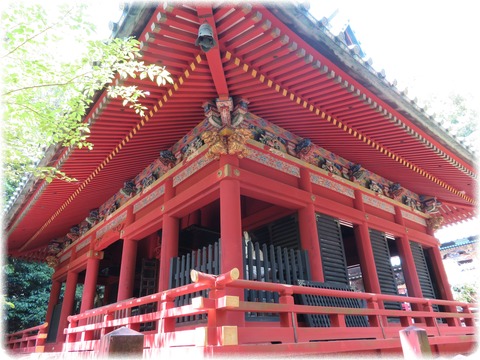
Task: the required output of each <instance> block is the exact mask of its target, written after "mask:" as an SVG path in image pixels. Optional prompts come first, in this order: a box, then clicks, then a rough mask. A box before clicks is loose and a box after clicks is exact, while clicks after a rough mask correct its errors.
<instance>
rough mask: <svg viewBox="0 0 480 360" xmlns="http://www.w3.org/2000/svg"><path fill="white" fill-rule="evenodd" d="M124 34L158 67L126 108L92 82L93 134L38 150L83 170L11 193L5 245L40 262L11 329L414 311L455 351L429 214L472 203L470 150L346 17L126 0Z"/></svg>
mask: <svg viewBox="0 0 480 360" xmlns="http://www.w3.org/2000/svg"><path fill="white" fill-rule="evenodd" d="M207 24H208V25H207ZM199 31H200V35H199ZM128 35H134V36H137V37H138V39H139V40H140V41H141V50H142V53H143V56H144V60H145V61H146V62H151V63H157V64H162V65H165V66H166V67H167V70H168V71H170V72H171V73H172V75H173V78H174V83H173V84H172V85H167V86H164V87H157V86H156V85H153V84H152V83H150V82H149V81H147V80H139V79H136V80H129V81H128V84H132V85H139V86H141V87H142V88H143V89H146V90H148V91H149V92H150V96H149V97H148V98H147V99H146V100H145V101H144V103H145V105H146V106H148V108H149V110H148V111H147V114H146V116H145V117H143V118H139V117H138V116H137V115H136V114H135V113H134V112H133V111H132V110H131V109H129V108H125V107H123V106H122V104H121V101H119V100H117V99H108V98H107V97H106V95H105V94H104V93H102V94H99V95H98V98H97V100H96V102H95V104H94V106H93V107H92V108H91V110H90V112H89V113H88V116H87V117H86V119H85V121H87V122H89V123H90V127H91V141H92V142H93V143H94V144H95V147H94V149H93V150H92V151H87V150H85V149H66V150H65V149H53V150H52V151H51V152H50V153H48V154H47V157H46V158H45V160H44V163H45V164H53V165H55V166H59V167H60V168H61V169H62V170H63V171H65V172H66V173H68V174H70V175H71V176H72V177H75V178H77V179H78V180H79V181H78V182H77V183H72V184H65V183H60V182H53V183H51V184H47V183H45V182H42V181H38V180H31V181H29V182H28V183H27V184H26V186H25V187H24V189H23V192H22V193H21V195H20V196H19V198H18V199H17V202H16V203H15V204H14V205H13V206H11V208H10V211H9V213H8V214H7V216H6V220H7V229H6V234H7V237H8V238H7V240H8V254H9V255H10V256H13V257H18V258H24V259H31V260H37V261H46V262H48V264H50V265H51V266H52V267H53V268H54V269H55V273H54V275H53V279H52V281H53V283H52V289H51V296H50V302H49V304H48V311H47V315H46V319H45V321H46V323H48V324H45V325H41V326H39V327H37V328H34V329H29V330H28V331H23V332H20V333H17V334H13V335H10V336H9V339H8V346H9V347H10V348H11V350H12V351H27V352H28V351H46V352H48V351H55V352H58V351H64V352H76V351H82V352H91V351H98V349H99V343H100V339H101V337H102V336H103V335H105V334H108V333H109V332H111V331H112V330H114V329H116V328H119V327H123V326H126V327H128V328H130V329H133V330H135V331H139V332H141V333H142V334H144V355H145V356H154V355H157V354H177V353H178V354H180V353H181V354H195V355H205V356H213V355H233V354H237V355H242V356H243V355H248V354H250V355H252V354H253V355H255V354H257V355H262V354H263V355H274V354H278V353H280V352H281V353H283V354H291V355H293V354H297V355H306V354H313V353H346V354H348V353H351V352H355V353H362V352H365V353H380V354H391V353H398V352H401V344H400V339H399V330H402V329H404V328H406V327H408V326H410V325H412V324H414V325H415V326H417V327H420V328H423V329H425V330H426V331H427V334H428V340H429V344H430V347H431V349H432V351H433V353H434V354H444V353H456V354H457V353H468V352H469V351H472V349H473V348H474V346H475V329H474V315H473V314H472V308H471V307H470V305H469V304H465V303H458V302H455V301H453V297H452V292H451V290H450V286H449V284H448V281H447V276H446V273H445V269H444V267H443V264H442V257H441V255H440V251H439V243H438V241H437V239H436V238H435V237H434V235H433V232H434V230H435V229H437V228H438V227H439V226H443V225H448V224H453V223H456V222H459V221H462V220H466V219H469V218H471V217H473V216H474V210H475V205H476V200H475V187H476V179H477V175H476V172H475V169H474V165H473V164H474V156H473V155H472V154H471V153H470V152H469V151H468V150H467V149H466V148H464V147H463V146H462V145H461V144H460V143H458V142H457V141H456V140H455V139H454V138H452V137H451V136H449V135H448V134H447V133H446V132H445V131H444V130H443V129H442V128H440V127H439V126H437V124H436V122H435V120H434V119H433V118H432V117H430V116H428V115H426V114H425V112H424V111H423V110H422V109H421V108H419V107H418V106H417V105H416V104H415V103H414V102H412V101H410V100H409V99H408V98H406V97H405V96H404V95H403V94H402V93H401V92H400V91H399V90H398V89H396V88H395V86H394V85H392V84H391V83H389V82H388V81H387V80H386V79H385V78H384V76H383V75H382V74H381V73H377V72H376V71H375V70H374V69H373V68H372V67H371V66H370V65H369V63H368V62H365V61H364V60H363V59H361V58H360V57H359V55H358V53H359V52H358V51H357V50H358V49H357V48H356V46H355V45H354V44H351V43H350V42H349V37H348V36H347V37H345V36H342V34H339V35H332V34H331V33H330V32H329V31H328V30H327V29H326V28H325V27H324V24H323V23H322V22H317V21H316V20H315V19H314V18H313V17H312V16H311V15H310V14H309V13H308V11H306V9H304V8H303V7H302V6H301V5H296V4H294V3H283V2H282V3H280V4H277V5H274V4H273V3H272V4H269V5H268V6H267V5H262V4H261V3H253V4H250V3H247V2H241V3H233V4H231V3H225V4H223V3H220V5H219V4H217V3H215V5H213V6H212V5H211V4H208V3H198V4H190V5H185V4H184V5H180V4H178V3H175V4H168V3H167V4H165V5H163V4H161V5H159V6H158V7H156V6H154V5H153V4H152V3H146V4H140V5H138V4H137V5H132V6H130V7H129V8H128V9H127V10H126V11H125V12H124V14H123V16H122V21H121V22H120V23H119V24H118V28H117V29H116V36H119V37H122V36H128ZM392 257H398V258H399V259H400V262H401V265H400V271H398V270H396V271H394V270H393V266H392V261H391V259H392ZM192 270H196V271H192ZM399 273H401V279H402V282H404V288H406V290H407V294H405V293H400V292H399V286H398V285H399V282H400V280H399V278H400V277H399V275H398V274H399ZM216 275H218V276H216ZM79 286H80V287H83V293H82V294H83V295H82V298H81V301H79V302H76V301H75V296H74V295H75V290H76V289H77V288H78V287H79ZM406 309H408V311H406Z"/></svg>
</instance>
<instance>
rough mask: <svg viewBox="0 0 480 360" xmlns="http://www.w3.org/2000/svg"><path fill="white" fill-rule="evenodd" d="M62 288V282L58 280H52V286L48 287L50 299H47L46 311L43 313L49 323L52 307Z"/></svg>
mask: <svg viewBox="0 0 480 360" xmlns="http://www.w3.org/2000/svg"><path fill="white" fill-rule="evenodd" d="M61 290H62V282H61V281H58V280H52V287H51V289H50V299H49V300H48V308H47V313H46V314H45V321H46V322H48V323H49V324H50V323H51V318H52V314H53V309H54V308H55V305H57V303H58V298H59V297H60V291H61Z"/></svg>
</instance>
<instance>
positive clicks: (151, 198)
mask: <svg viewBox="0 0 480 360" xmlns="http://www.w3.org/2000/svg"><path fill="white" fill-rule="evenodd" d="M163 194H165V184H163V185H162V186H160V187H159V188H157V189H155V190H153V191H152V192H150V194H148V195H147V196H145V197H144V198H143V199H142V200H140V201H139V202H137V203H135V205H133V213H134V214H135V213H136V212H138V211H139V210H141V209H143V208H144V207H145V206H147V205H148V204H150V203H151V202H153V201H154V200H156V199H158V198H160V197H161V196H162V195H163Z"/></svg>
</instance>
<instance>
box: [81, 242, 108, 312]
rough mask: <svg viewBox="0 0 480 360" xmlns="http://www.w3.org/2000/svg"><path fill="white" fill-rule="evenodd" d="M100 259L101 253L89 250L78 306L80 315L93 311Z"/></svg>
mask: <svg viewBox="0 0 480 360" xmlns="http://www.w3.org/2000/svg"><path fill="white" fill-rule="evenodd" d="M102 258H103V252H102V251H93V250H90V252H89V254H88V259H87V269H86V273H85V282H84V284H83V294H82V304H81V305H80V313H82V312H84V311H86V310H89V309H93V304H94V301H95V293H96V290H97V278H98V268H99V265H100V259H102Z"/></svg>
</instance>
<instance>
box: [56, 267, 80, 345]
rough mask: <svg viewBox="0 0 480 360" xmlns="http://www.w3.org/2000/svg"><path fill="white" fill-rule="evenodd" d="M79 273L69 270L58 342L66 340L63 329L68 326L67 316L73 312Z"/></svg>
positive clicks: (59, 323) (59, 324)
mask: <svg viewBox="0 0 480 360" xmlns="http://www.w3.org/2000/svg"><path fill="white" fill-rule="evenodd" d="M77 281H78V273H77V272H74V271H69V272H68V274H67V281H66V286H65V294H64V295H63V303H62V311H61V312H60V320H59V322H58V332H57V342H63V341H65V335H64V334H63V330H64V329H65V328H66V327H67V326H68V319H67V317H68V316H69V315H71V314H72V311H73V303H74V301H75V290H76V289H77Z"/></svg>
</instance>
